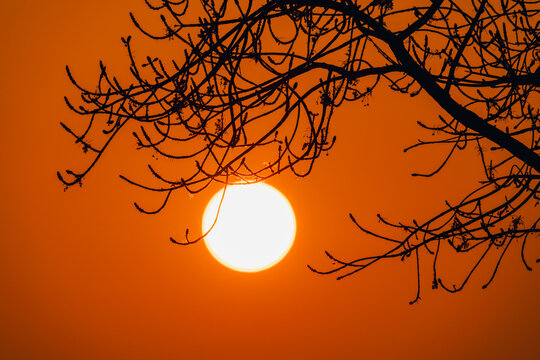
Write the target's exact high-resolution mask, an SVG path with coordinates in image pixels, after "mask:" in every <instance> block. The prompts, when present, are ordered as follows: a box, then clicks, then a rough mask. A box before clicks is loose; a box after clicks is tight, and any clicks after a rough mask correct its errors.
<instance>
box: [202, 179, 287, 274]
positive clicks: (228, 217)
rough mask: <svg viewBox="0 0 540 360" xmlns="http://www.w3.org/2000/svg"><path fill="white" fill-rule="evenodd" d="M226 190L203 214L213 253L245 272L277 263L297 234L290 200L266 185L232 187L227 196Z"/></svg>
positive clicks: (211, 202)
mask: <svg viewBox="0 0 540 360" xmlns="http://www.w3.org/2000/svg"><path fill="white" fill-rule="evenodd" d="M223 190H224V189H222V190H220V191H219V192H218V193H217V194H215V195H214V196H213V197H212V199H211V200H210V202H209V203H208V205H207V206H206V210H205V211H204V215H203V233H204V234H206V233H207V232H208V234H207V235H206V236H205V243H206V246H207V247H208V250H209V251H210V253H211V254H212V255H213V256H214V257H215V258H216V259H217V260H218V261H219V262H220V263H222V264H223V265H225V266H227V267H229V268H231V269H234V270H237V271H243V272H256V271H261V270H265V269H268V268H270V267H272V266H274V265H275V264H277V263H278V262H279V261H280V260H281V259H283V257H284V256H285V255H286V254H287V253H288V252H289V250H290V248H291V246H292V244H293V242H294V237H295V235H296V219H295V216H294V211H293V209H292V207H291V205H290V203H289V201H288V200H287V198H285V196H283V194H281V193H280V192H279V191H278V190H276V189H275V188H273V187H272V186H270V185H267V184H264V183H256V184H232V185H229V186H227V188H226V189H225V195H224V196H223ZM222 197H223V201H222V202H221V199H222ZM220 202H221V207H220V206H219V204H220ZM218 208H219V215H218V216H217V219H216V214H217V213H218Z"/></svg>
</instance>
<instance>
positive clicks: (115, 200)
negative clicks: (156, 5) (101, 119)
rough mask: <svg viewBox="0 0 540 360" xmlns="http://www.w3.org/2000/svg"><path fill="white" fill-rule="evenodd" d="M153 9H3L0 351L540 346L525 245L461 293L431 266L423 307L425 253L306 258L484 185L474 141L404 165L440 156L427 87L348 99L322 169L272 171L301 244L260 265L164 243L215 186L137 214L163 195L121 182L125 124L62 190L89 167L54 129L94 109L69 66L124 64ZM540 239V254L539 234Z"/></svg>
mask: <svg viewBox="0 0 540 360" xmlns="http://www.w3.org/2000/svg"><path fill="white" fill-rule="evenodd" d="M143 9H144V2H143V1H142V0H141V1H139V0H137V1H133V0H132V1H127V0H121V1H114V2H110V1H105V0H97V1H91V2H90V1H87V2H79V1H67V0H57V1H52V2H43V1H30V0H28V1H3V2H2V3H1V4H0V18H1V21H0V27H1V31H0V40H1V41H0V44H2V55H1V56H0V63H1V67H0V69H2V70H1V79H2V81H1V82H0V87H1V92H0V104H1V107H0V109H1V110H0V111H1V113H0V114H1V115H0V119H1V126H2V141H1V142H0V147H1V149H0V157H1V161H2V177H1V182H2V183H1V185H2V186H1V190H0V191H1V192H2V193H1V199H2V200H1V204H2V205H1V207H0V211H1V217H0V219H1V220H0V246H1V248H0V358H2V359H277V358H282V359H334V358H341V357H343V358H344V357H347V358H353V359H355V358H365V359H396V358H400V359H428V358H430V359H435V358H436V359H487V358H489V359H510V358H515V359H538V358H540V347H539V346H538V334H539V324H540V311H539V308H538V304H539V303H540V290H539V286H538V284H539V280H540V269H539V268H540V266H538V265H539V264H534V265H536V266H533V267H534V268H535V270H536V271H533V272H528V271H526V270H525V268H524V266H523V265H522V264H521V262H520V259H519V247H516V246H514V247H511V248H510V250H509V252H508V256H507V257H506V258H505V259H504V260H503V266H502V268H501V270H500V272H499V274H498V276H497V278H496V279H495V281H494V283H493V284H492V285H491V286H490V287H489V288H488V289H487V290H481V285H482V284H483V283H484V282H485V280H487V277H486V276H487V274H488V272H487V270H489V268H486V270H485V271H484V270H481V271H480V272H479V273H478V274H477V275H475V276H474V277H473V279H472V280H471V284H470V286H468V287H467V288H466V289H465V291H463V292H462V293H459V294H455V295H450V294H447V293H443V292H442V291H441V290H439V291H432V290H431V289H430V278H429V275H428V274H429V273H428V272H426V273H425V274H426V276H425V277H424V278H423V279H422V283H423V293H422V300H421V301H420V302H419V303H418V304H416V305H414V306H409V305H408V302H409V300H411V299H413V298H414V295H415V291H416V288H415V281H416V279H415V264H414V262H413V261H408V262H404V263H402V262H400V261H399V260H398V261H394V262H389V263H386V264H381V265H379V266H377V267H374V268H372V269H370V270H368V271H365V272H361V273H359V274H358V275H356V276H353V277H350V278H348V279H346V280H341V281H336V280H335V278H334V277H331V276H328V277H323V276H318V275H315V274H313V273H311V272H310V271H309V270H308V269H307V267H306V265H307V264H311V265H315V266H317V267H319V268H321V269H325V268H330V267H331V266H332V264H331V263H330V261H328V260H327V259H326V257H325V256H324V250H329V251H331V252H332V253H333V254H335V255H340V256H342V257H343V258H345V259H353V258H354V257H356V256H362V255H366V254H368V253H369V252H370V251H371V252H373V251H374V250H375V249H377V245H378V244H377V242H376V241H374V240H372V239H368V238H366V237H365V236H364V235H362V234H360V233H359V232H358V231H356V230H355V228H354V226H353V224H352V223H351V222H350V221H349V219H348V213H349V212H352V213H353V214H354V215H355V217H356V218H357V219H359V220H360V221H361V222H362V223H363V224H365V225H366V226H369V227H371V228H375V229H381V228H380V227H378V226H380V224H378V223H377V219H376V214H377V213H379V212H380V213H382V214H385V215H386V216H388V217H390V218H392V219H395V220H400V219H402V220H410V219H411V218H413V217H414V218H417V219H422V218H425V217H427V216H429V215H430V214H433V213H434V212H435V211H436V210H437V209H441V208H442V207H443V206H444V203H443V201H444V200H445V199H450V200H451V199H457V197H458V196H459V195H460V194H464V193H465V191H467V190H468V189H469V188H470V187H471V186H473V185H474V174H476V173H477V167H476V165H477V164H478V163H477V162H478V161H479V159H478V158H477V157H475V156H474V155H473V156H471V154H470V153H468V154H461V155H459V156H456V158H455V159H454V160H453V161H452V162H451V164H450V165H449V167H448V169H447V170H446V171H445V173H444V174H443V175H442V176H440V177H439V178H437V179H434V180H427V179H419V178H413V177H411V176H410V174H411V173H412V172H415V171H419V170H426V169H433V168H434V167H435V166H437V159H439V157H438V156H437V154H436V153H433V152H427V153H426V152H422V151H418V152H414V153H411V154H404V153H403V151H402V150H403V148H404V147H406V146H408V145H411V144H412V143H414V142H415V140H416V139H417V138H418V137H419V136H421V135H422V133H421V132H419V130H418V129H417V127H416V125H415V123H416V121H417V120H423V119H429V118H430V117H431V116H434V114H436V113H435V112H436V111H437V107H436V106H435V105H434V104H433V103H432V102H430V101H428V100H426V99H423V98H422V97H418V98H415V99H412V100H411V99H409V98H408V97H397V96H395V95H392V94H391V93H389V92H388V91H386V90H384V89H381V91H379V92H375V95H374V97H373V98H372V99H371V101H370V106H368V107H363V106H361V105H360V104H356V105H355V106H352V105H348V106H347V107H344V108H343V109H341V110H340V111H339V112H338V113H337V114H336V116H335V117H334V122H333V130H332V131H333V133H334V134H336V135H337V139H338V142H337V145H336V147H335V148H334V150H333V151H331V152H330V155H329V156H328V157H324V158H321V159H320V161H319V162H318V163H317V164H316V167H315V170H314V172H313V174H312V175H311V176H309V177H307V178H305V179H301V180H300V179H297V178H295V177H293V176H292V175H290V174H286V175H283V176H280V177H278V178H275V179H273V180H272V181H270V183H271V184H272V185H273V186H275V187H277V188H278V189H280V190H281V191H282V192H283V193H284V194H285V196H287V197H288V199H289V201H290V202H291V204H292V206H293V208H294V209H295V212H296V218H297V238H296V242H295V244H294V246H293V248H292V250H291V251H290V253H289V254H288V256H287V257H286V258H285V259H284V260H283V261H282V262H281V263H280V264H278V265H277V266H275V267H274V268H272V269H270V270H267V271H264V272H261V273H254V274H246V273H239V272H235V271H232V270H229V269H227V268H225V267H223V266H222V265H220V264H219V263H218V262H217V261H215V260H214V259H213V258H212V257H211V255H210V254H209V253H208V251H207V250H206V248H205V247H204V245H203V244H198V245H194V246H190V247H187V248H186V247H178V246H175V245H173V244H171V243H170V242H169V241H168V237H169V236H176V237H181V236H182V235H183V234H184V232H185V229H186V227H190V228H191V229H193V231H195V232H198V231H200V229H199V228H200V221H201V217H202V212H203V209H204V206H205V204H206V202H207V201H208V200H209V199H210V197H211V196H212V195H213V193H214V192H215V191H217V189H218V188H217V187H216V188H212V189H211V190H210V191H208V192H205V193H202V194H200V195H197V196H195V197H193V198H190V197H189V196H188V195H187V194H185V193H182V194H177V195H176V196H174V197H173V199H172V201H171V202H170V204H169V206H168V207H167V209H166V211H164V212H163V213H162V214H160V215H157V216H147V215H142V214H140V213H138V212H137V211H136V210H135V208H134V207H133V201H135V200H140V199H144V200H148V201H151V198H150V197H148V195H147V194H145V193H143V192H141V191H140V190H137V189H135V188H133V187H131V186H129V185H128V184H126V183H124V182H122V181H121V180H120V179H119V177H118V175H119V174H120V173H123V174H130V173H136V172H137V171H139V170H140V168H141V167H143V166H144V165H143V164H140V163H138V162H137V159H136V158H135V155H134V153H133V144H134V143H133V141H132V140H131V139H129V137H127V136H126V137H125V138H122V139H120V140H121V141H119V142H118V143H117V144H114V145H113V147H112V148H111V149H110V150H111V151H110V153H108V154H107V155H105V156H104V158H103V159H102V162H101V164H99V166H98V167H97V168H96V169H95V171H94V172H93V173H92V174H91V175H90V176H88V178H87V179H86V180H85V182H84V186H83V187H82V188H78V187H77V188H73V189H71V190H69V191H67V192H64V191H63V188H62V186H61V184H60V183H59V181H58V180H57V179H56V171H57V170H62V169H65V168H73V169H75V170H76V169H80V168H82V166H83V165H84V161H85V160H84V157H83V156H82V154H81V153H80V151H79V148H78V147H77V146H75V145H74V144H73V141H72V139H71V138H70V137H69V135H68V134H67V133H65V132H64V131H63V130H62V129H61V127H60V125H59V122H60V121H64V122H69V123H71V124H75V123H76V122H77V121H84V119H81V118H79V117H77V116H76V115H75V114H73V113H70V111H69V110H68V109H67V107H66V106H65V104H64V101H63V96H64V95H69V96H70V97H72V98H75V97H76V96H77V93H76V91H75V90H74V88H73V87H72V86H71V85H70V83H69V81H68V79H67V76H66V74H65V69H64V67H65V65H66V64H69V65H70V66H71V67H72V69H73V72H74V73H75V75H76V76H78V77H79V78H81V79H82V81H85V82H86V84H92V81H94V80H95V79H97V77H96V75H97V74H98V61H99V60H100V59H103V60H104V62H105V63H107V64H110V65H109V69H111V71H112V72H114V70H115V69H117V70H118V71H119V72H121V71H124V69H125V68H126V65H127V63H128V59H127V57H126V54H125V52H124V48H123V47H122V43H121V41H120V37H121V36H124V35H127V34H130V33H135V29H134V28H133V26H132V25H131V24H130V20H129V15H128V13H129V11H130V10H132V11H136V12H137V11H138V12H139V13H140V14H144V11H143ZM134 41H135V43H134V46H135V47H136V46H137V41H138V40H137V38H135V40H134ZM151 46H152V45H151V44H150V45H148V47H147V48H143V49H142V50H140V51H138V50H137V48H136V54H138V55H140V56H145V55H146V52H145V51H146V50H144V49H150V48H151ZM148 51H150V50H148ZM378 95H379V96H378ZM464 174H465V175H464ZM471 176H472V179H471ZM536 240H538V238H536ZM536 240H535V241H536ZM529 250H530V251H529V253H528V254H529V259H530V262H531V263H534V260H535V259H536V258H538V257H540V255H539V254H540V245H538V244H534V243H532V242H531V244H530V245H529ZM449 274H450V275H451V273H449Z"/></svg>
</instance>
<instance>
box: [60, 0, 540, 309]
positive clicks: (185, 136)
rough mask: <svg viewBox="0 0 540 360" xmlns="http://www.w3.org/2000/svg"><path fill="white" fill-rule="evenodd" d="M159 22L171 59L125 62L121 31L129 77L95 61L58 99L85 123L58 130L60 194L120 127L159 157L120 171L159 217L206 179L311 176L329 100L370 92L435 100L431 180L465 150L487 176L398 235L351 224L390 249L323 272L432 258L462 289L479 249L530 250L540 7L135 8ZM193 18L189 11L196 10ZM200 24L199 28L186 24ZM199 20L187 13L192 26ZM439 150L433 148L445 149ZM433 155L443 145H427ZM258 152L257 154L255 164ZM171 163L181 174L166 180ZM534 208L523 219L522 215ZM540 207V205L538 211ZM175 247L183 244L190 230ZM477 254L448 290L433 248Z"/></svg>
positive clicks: (331, 106)
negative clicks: (143, 171)
mask: <svg viewBox="0 0 540 360" xmlns="http://www.w3.org/2000/svg"><path fill="white" fill-rule="evenodd" d="M145 1H146V4H147V6H148V7H149V8H150V9H152V10H155V11H156V12H157V13H159V16H160V20H161V28H156V29H147V28H146V27H144V26H142V25H141V24H140V22H139V20H138V19H137V17H136V16H135V15H133V14H131V19H132V21H133V23H134V24H135V26H136V27H137V28H138V29H139V30H140V32H141V33H142V34H144V36H146V37H148V38H151V39H155V40H159V41H163V42H167V43H168V44H169V45H170V44H174V45H175V46H178V49H180V50H183V54H182V56H179V57H178V58H174V59H162V58H157V57H150V56H149V57H146V58H144V59H139V58H137V57H136V56H135V55H134V52H133V47H132V38H131V36H129V37H127V38H123V39H122V41H123V44H124V45H125V47H126V49H127V53H128V55H129V62H130V64H129V69H130V72H131V75H130V76H131V82H130V83H128V84H121V82H120V81H119V80H118V79H117V78H116V77H114V76H112V75H111V74H110V73H109V72H108V71H107V68H106V67H105V65H104V64H102V63H100V69H101V71H100V73H99V78H98V81H97V86H96V87H95V88H94V87H91V88H90V87H89V88H87V87H84V86H82V85H80V84H79V83H78V82H77V81H76V80H75V78H74V77H73V76H72V74H71V72H70V71H69V68H68V75H69V78H70V80H71V81H72V82H73V84H74V85H75V86H76V87H77V88H78V90H80V93H81V99H82V100H81V101H82V102H81V105H77V106H75V105H72V103H71V102H70V101H68V99H67V98H66V102H67V104H68V106H69V107H70V108H71V109H72V110H73V111H75V112H77V113H79V114H81V115H83V116H84V119H87V126H86V127H85V129H84V130H83V131H75V130H74V126H73V125H72V126H68V125H65V124H62V125H63V127H64V128H65V129H66V131H68V132H69V133H70V134H71V135H73V136H74V137H75V141H76V142H77V143H80V144H81V146H82V148H83V151H84V152H89V153H92V154H93V157H92V161H91V162H90V163H89V164H88V166H86V167H85V168H84V169H83V170H82V171H79V172H75V171H70V170H67V171H66V172H65V173H60V172H59V173H58V176H59V179H60V180H61V181H62V182H63V183H64V184H65V186H66V188H67V187H69V186H72V185H76V184H79V185H80V184H81V182H82V180H83V179H84V177H85V176H86V175H87V174H88V173H89V171H91V170H92V169H93V168H94V167H95V165H96V163H97V162H98V161H99V159H100V157H101V155H102V154H103V153H104V152H106V151H107V149H108V147H109V145H110V144H111V142H112V141H113V140H114V139H115V138H116V137H117V135H118V134H119V133H120V132H121V131H131V132H132V133H133V136H134V138H135V140H136V144H137V145H136V146H137V147H138V148H139V149H141V150H143V151H149V152H150V153H151V154H152V156H153V157H154V158H157V159H159V160H165V161H163V162H161V161H156V162H152V163H150V162H149V163H148V169H149V173H150V174H151V175H152V179H153V180H151V181H150V182H142V181H138V180H136V179H131V178H127V177H124V176H122V178H123V179H124V180H126V181H127V182H129V183H130V184H133V185H135V186H138V187H140V188H143V189H146V190H148V191H150V192H154V193H155V194H156V197H157V198H158V199H160V200H159V201H160V204H159V205H158V206H156V207H155V208H147V207H145V206H142V205H140V204H138V203H135V205H136V207H137V209H138V210H139V211H141V212H143V213H147V214H154V213H157V212H159V211H160V210H162V209H163V208H164V207H165V206H166V204H167V201H168V200H169V198H170V196H171V194H172V193H173V192H175V191H188V192H190V193H197V192H200V191H202V190H204V189H205V188H207V187H208V186H209V184H211V183H213V182H218V183H225V184H226V183H228V182H229V181H230V179H242V180H245V181H248V182H256V181H262V180H265V179H268V178H270V177H272V176H274V175H277V174H280V173H281V172H284V171H292V172H293V173H294V174H295V175H297V176H306V175H308V174H309V173H310V171H311V170H312V167H313V165H314V162H315V161H316V160H317V159H318V158H319V157H320V156H321V154H324V153H326V152H327V151H329V150H330V149H331V148H332V146H333V144H334V141H335V137H333V136H332V135H331V131H330V130H329V129H330V124H331V119H332V117H333V115H334V111H335V109H336V108H337V107H339V106H340V105H342V104H343V103H345V102H357V103H361V102H362V101H364V100H365V99H366V98H367V97H369V96H371V94H372V93H373V91H374V89H375V88H376V87H377V86H381V85H383V86H389V87H390V88H391V89H392V90H395V91H396V92H400V93H406V94H409V95H410V96H416V95H418V94H419V93H421V92H422V93H425V94H426V95H427V96H429V97H431V98H432V99H433V100H435V102H436V103H437V104H438V105H439V106H440V113H439V114H434V117H433V119H432V121H431V122H430V123H429V124H428V123H423V122H418V125H419V126H420V127H422V128H424V129H426V130H428V131H429V133H430V134H431V133H433V136H432V138H431V139H430V140H420V141H419V142H418V143H415V144H413V145H412V146H411V147H409V148H407V149H405V150H406V151H407V150H409V149H412V148H416V147H430V146H438V148H437V149H441V148H444V149H445V150H444V151H443V161H442V162H441V164H440V166H439V167H437V168H436V169H435V170H434V171H432V172H429V173H425V174H420V173H419V174H413V175H415V176H424V177H431V176H434V175H436V174H437V173H439V172H440V171H441V170H442V169H443V168H444V166H445V165H446V164H447V163H448V161H449V159H450V158H452V156H453V155H454V154H455V153H456V152H457V151H460V150H463V149H465V148H466V147H474V148H475V149H476V150H477V152H478V153H479V154H480V157H481V160H482V164H483V170H484V171H483V172H484V174H485V176H484V179H482V180H481V181H480V182H479V184H478V187H477V188H475V189H472V191H471V192H470V193H469V194H467V195H466V196H464V197H463V198H462V199H461V200H460V201H457V202H447V203H446V209H445V210H444V211H442V212H439V213H436V214H435V215H434V216H433V217H431V218H430V219H427V220H426V221H423V222H417V221H413V222H412V223H408V224H405V223H393V222H390V221H388V220H386V219H385V218H383V217H382V216H380V215H378V216H379V218H380V220H381V221H382V222H384V223H385V224H386V225H388V226H389V227H392V228H399V229H401V230H403V231H404V232H402V234H404V235H403V236H402V237H400V238H393V237H390V236H388V235H386V234H378V233H375V232H372V231H370V230H368V229H366V228H364V227H363V226H362V225H361V224H360V223H359V222H357V221H356V219H355V218H354V217H353V215H352V214H351V219H352V221H353V222H354V224H356V226H357V227H358V229H359V230H360V231H361V232H363V233H364V234H366V235H369V236H374V237H376V238H378V239H380V240H381V241H383V242H388V245H389V248H388V251H385V252H382V253H380V254H376V255H374V256H361V257H358V258H355V259H354V260H352V261H351V260H347V261H345V260H342V259H339V258H337V257H335V256H333V255H331V254H329V253H327V255H328V257H329V258H331V260H332V263H333V264H335V265H334V267H332V268H331V269H330V270H327V271H322V270H320V269H314V268H311V267H310V269H311V270H313V271H314V272H317V273H320V274H336V275H337V276H338V278H343V277H346V276H349V275H352V274H355V273H357V272H358V271H360V270H363V269H366V268H367V267H369V266H372V265H373V264H376V263H379V262H382V261H384V260H386V259H392V258H401V259H408V258H412V259H414V261H416V264H417V278H418V292H417V296H416V298H415V299H414V300H413V302H414V301H416V300H418V299H419V296H420V266H419V263H420V257H425V258H427V259H430V260H429V261H430V262H431V264H432V274H431V276H432V278H433V288H434V289H435V288H439V287H440V288H442V289H445V290H447V291H450V292H455V291H459V290H461V289H462V288H463V286H464V285H465V284H466V283H467V282H468V280H469V278H470V277H471V275H472V273H473V272H475V271H476V269H477V268H478V265H479V264H480V263H481V262H482V261H483V260H484V259H485V258H486V256H487V254H488V253H491V252H495V253H496V254H497V255H496V256H497V258H498V260H497V261H496V265H495V266H494V268H493V270H492V271H491V276H490V277H489V278H488V279H487V283H486V286H487V285H488V284H489V283H490V282H491V281H492V279H493V277H494V276H495V274H496V272H497V269H498V267H499V264H500V262H501V259H502V258H503V256H504V255H505V253H506V250H507V249H508V247H509V246H510V245H511V244H516V245H517V244H519V246H521V254H522V260H523V263H524V264H525V266H526V268H527V269H529V270H530V269H531V268H530V266H529V265H528V263H527V261H526V257H525V253H524V250H525V245H526V242H527V240H528V239H529V238H530V237H531V236H535V235H536V234H538V232H539V231H540V230H539V229H538V225H539V220H540V217H538V216H537V215H536V216H533V217H532V218H531V217H530V216H529V217H527V219H525V218H524V216H523V211H524V209H525V208H527V207H529V208H533V209H534V210H533V211H532V212H534V211H535V208H534V207H535V206H536V204H537V203H538V200H539V186H540V156H539V149H540V140H539V139H540V132H539V105H540V96H539V91H538V86H539V84H540V66H539V65H540V64H539V63H540V47H539V44H540V32H539V26H540V25H539V24H540V14H539V13H540V1H533V0H531V1H526V0H500V1H494V0H468V1H459V2H458V1H453V0H431V1H413V2H410V1H408V2H399V4H398V2H394V1H392V0H373V1H361V0H267V1H252V0H242V1H239V0H234V1H230V0H199V1H198V2H196V1H194V0H191V1H188V0H155V1H150V0H145ZM194 15H195V16H194ZM197 16H198V19H196V17H197ZM194 19H196V20H194ZM441 146H442V147H441ZM438 151H441V150H438ZM261 159H263V160H264V161H261ZM171 161H172V162H173V163H174V164H175V166H174V167H175V169H182V172H180V171H179V170H176V172H171V170H170V168H171ZM530 212H531V211H529V213H530ZM536 214H538V212H536ZM171 240H172V241H174V242H175V243H178V244H188V243H193V242H195V241H196V240H190V239H189V238H188V237H187V234H186V239H185V240H182V241H176V240H174V239H171ZM449 250H450V251H454V252H457V253H460V254H463V255H464V256H465V254H469V255H471V256H474V257H475V259H476V260H475V263H474V266H473V267H472V268H471V269H470V270H468V272H467V275H466V276H465V277H464V279H462V281H461V282H460V283H459V284H457V285H449V284H448V283H447V282H446V281H444V280H443V279H442V277H441V276H440V275H439V272H438V257H439V255H440V253H441V252H442V251H449Z"/></svg>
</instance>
